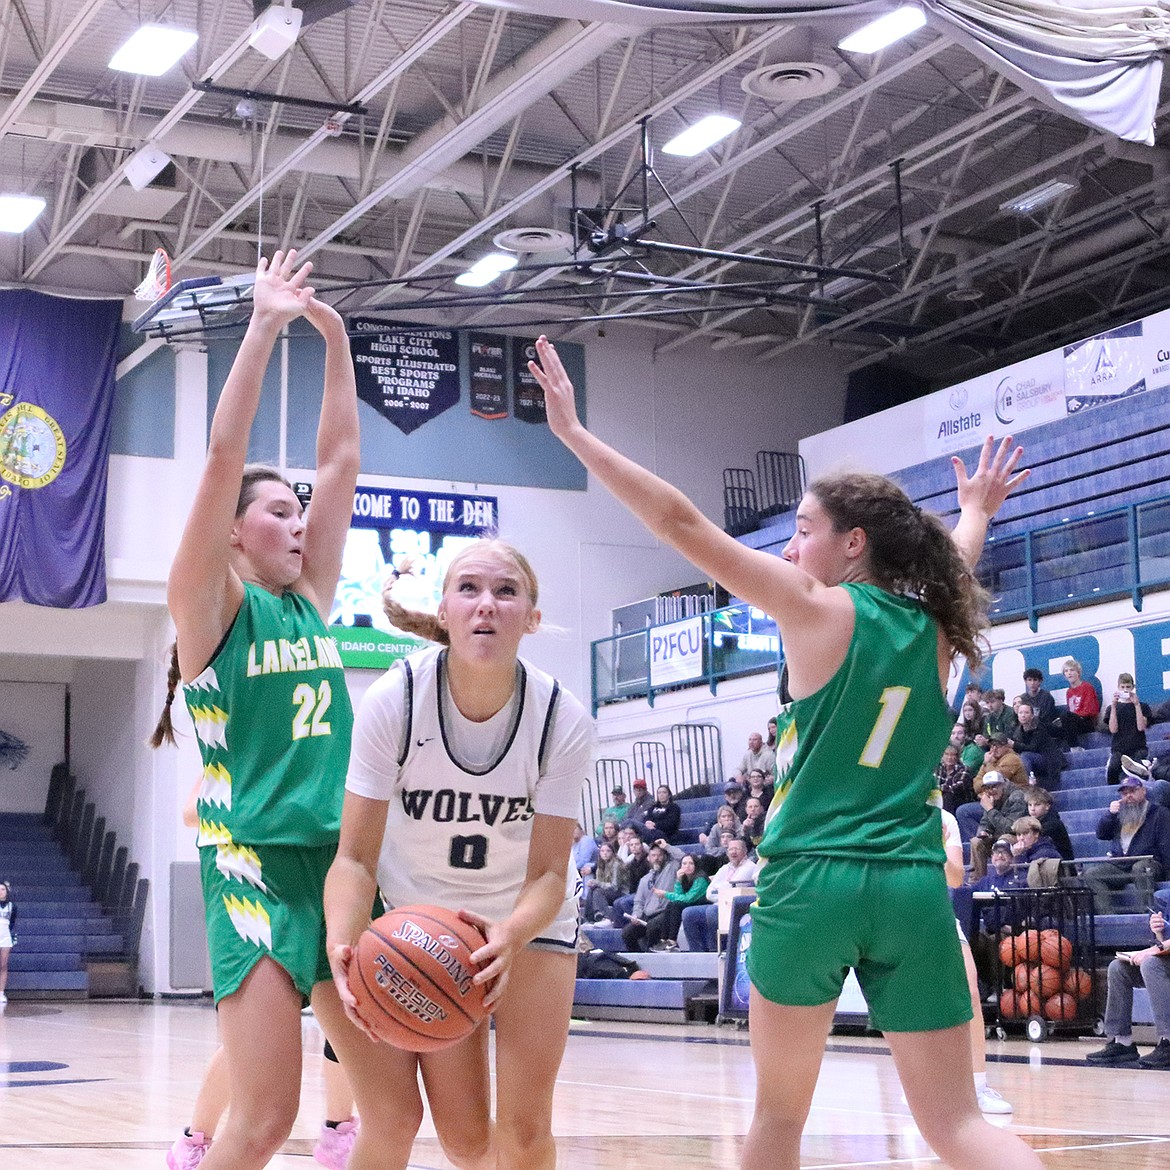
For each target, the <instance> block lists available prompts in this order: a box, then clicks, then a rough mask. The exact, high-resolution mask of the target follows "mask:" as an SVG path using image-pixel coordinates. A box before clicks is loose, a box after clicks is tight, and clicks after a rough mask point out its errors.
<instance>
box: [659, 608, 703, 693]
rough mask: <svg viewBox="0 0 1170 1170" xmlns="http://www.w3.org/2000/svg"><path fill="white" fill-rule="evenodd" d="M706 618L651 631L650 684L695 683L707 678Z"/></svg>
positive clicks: (660, 685)
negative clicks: (704, 625) (704, 631)
mask: <svg viewBox="0 0 1170 1170" xmlns="http://www.w3.org/2000/svg"><path fill="white" fill-rule="evenodd" d="M703 640H704V639H703V619H702V618H701V617H693V618H685V619H684V620H683V621H681V622H671V623H670V625H668V626H654V627H653V628H652V629H651V631H650V685H651V686H652V687H663V686H669V685H670V684H671V683H679V682H693V681H694V680H695V679H697V678H702V677H703Z"/></svg>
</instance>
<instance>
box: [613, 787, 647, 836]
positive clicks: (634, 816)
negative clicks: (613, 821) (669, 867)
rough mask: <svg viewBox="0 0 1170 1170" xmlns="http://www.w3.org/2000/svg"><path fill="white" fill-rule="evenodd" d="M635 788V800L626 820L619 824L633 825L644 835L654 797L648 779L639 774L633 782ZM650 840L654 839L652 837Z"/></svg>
mask: <svg viewBox="0 0 1170 1170" xmlns="http://www.w3.org/2000/svg"><path fill="white" fill-rule="evenodd" d="M633 788H634V802H633V804H631V805H630V811H629V813H627V814H626V818H625V820H624V821H620V822H619V825H621V826H625V825H633V826H634V827H635V828H636V829H637V830H638V833H639V835H641V836H644V834H643V833H642V828H643V826H644V825H645V824H646V817H647V816H648V815H649V813H650V809H651V808H652V807H653V805H654V797H653V796H651V795H650V791H649V789H648V788H647V787H646V781H645V780H643V779H642V777H641V776H639V777H638V778H637V779H636V780H635V781H634V784H633ZM650 840H653V838H652V837H651V838H650Z"/></svg>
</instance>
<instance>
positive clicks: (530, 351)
mask: <svg viewBox="0 0 1170 1170" xmlns="http://www.w3.org/2000/svg"><path fill="white" fill-rule="evenodd" d="M530 361H532V362H534V361H536V342H535V341H523V340H521V339H520V338H519V337H514V338H512V384H513V386H515V388H516V389H515V393H516V407H515V410H514V411H513V413H514V414H515V415H516V417H517V418H518V419H519V420H520V421H521V422H526V423H547V422H548V414H547V413H546V411H545V408H544V391H543V390H542V389H541V388H540V383H539V382H538V381H537V380H536V379H535V378H534V377H533V376H532V375H531V374H530V373H529V372H528V363H529V362H530Z"/></svg>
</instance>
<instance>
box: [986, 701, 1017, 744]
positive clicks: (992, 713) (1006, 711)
mask: <svg viewBox="0 0 1170 1170" xmlns="http://www.w3.org/2000/svg"><path fill="white" fill-rule="evenodd" d="M983 698H984V701H985V702H986V703H987V710H986V711H985V712H984V715H983V734H984V735H985V736H986V737H987V741H988V743H990V742H991V741H992V740H994V739H995V738H996V737H997V736H1003V737H1004V738H1005V739H1008V740H1010V739H1012V738H1014V736H1015V732H1016V715H1015V712H1014V711H1013V710H1012V709H1011V708H1010V707H1009V706H1007V705H1006V703H1005V702H1004V693H1003V691H1001V690H1000V689H999V688H998V687H994V688H992V689H991V690H990V691H985V692H984V694H983Z"/></svg>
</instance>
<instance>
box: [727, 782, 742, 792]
mask: <svg viewBox="0 0 1170 1170" xmlns="http://www.w3.org/2000/svg"><path fill="white" fill-rule="evenodd" d="M723 791H724V792H742V791H743V785H742V784H741V783H740V782H739V781H738V780H728V781H727V783H726V784H724V785H723Z"/></svg>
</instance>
